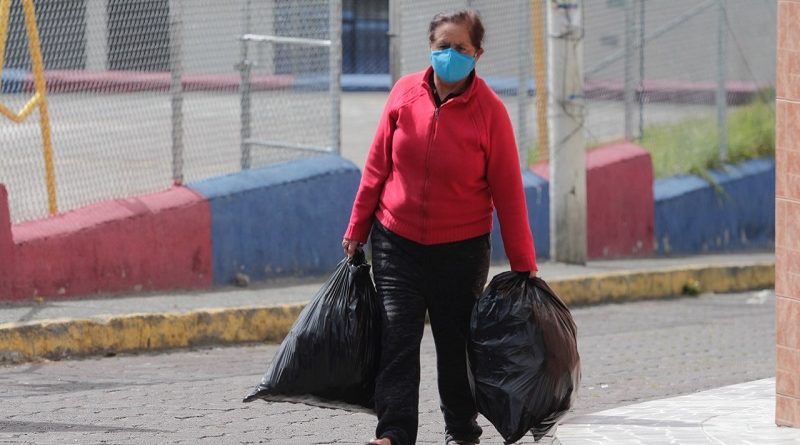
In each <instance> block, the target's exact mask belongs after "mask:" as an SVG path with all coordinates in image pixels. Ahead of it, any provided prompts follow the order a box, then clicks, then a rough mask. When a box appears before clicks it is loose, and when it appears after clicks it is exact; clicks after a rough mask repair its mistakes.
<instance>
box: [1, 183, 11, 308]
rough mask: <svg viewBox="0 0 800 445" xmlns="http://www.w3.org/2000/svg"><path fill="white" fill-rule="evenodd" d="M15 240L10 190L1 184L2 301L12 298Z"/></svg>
mask: <svg viewBox="0 0 800 445" xmlns="http://www.w3.org/2000/svg"><path fill="white" fill-rule="evenodd" d="M13 267H14V240H13V239H12V238H11V213H10V212H9V209H8V192H7V191H6V187H5V186H4V185H3V184H0V301H3V300H10V299H11V278H12V277H13V276H14V270H13Z"/></svg>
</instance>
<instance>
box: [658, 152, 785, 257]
mask: <svg viewBox="0 0 800 445" xmlns="http://www.w3.org/2000/svg"><path fill="white" fill-rule="evenodd" d="M710 176H711V178H712V179H713V181H714V183H715V184H716V185H714V184H711V183H709V182H707V181H705V180H704V179H702V178H700V177H698V176H689V175H686V176H676V177H673V178H667V179H661V180H658V181H656V182H655V185H654V186H653V190H654V195H655V201H656V202H655V233H656V252H657V253H658V254H659V255H670V254H693V253H703V252H715V251H732V250H742V249H771V248H773V247H774V245H775V162H774V160H772V159H757V160H753V161H749V162H745V163H743V164H740V165H737V166H727V167H726V168H725V169H724V170H720V171H712V172H711V173H710Z"/></svg>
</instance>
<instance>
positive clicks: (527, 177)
mask: <svg viewBox="0 0 800 445" xmlns="http://www.w3.org/2000/svg"><path fill="white" fill-rule="evenodd" d="M522 186H523V187H525V201H526V202H527V204H528V223H529V224H530V226H531V233H533V242H534V245H535V246H536V256H537V258H547V257H549V256H550V195H549V193H550V189H549V186H548V182H547V181H546V180H545V179H544V178H542V177H541V176H538V175H536V174H534V173H533V172H530V171H523V172H522ZM492 261H497V262H500V261H507V259H506V251H505V248H504V247H503V238H502V236H501V235H500V223H499V222H498V220H497V212H495V214H494V223H493V224H492Z"/></svg>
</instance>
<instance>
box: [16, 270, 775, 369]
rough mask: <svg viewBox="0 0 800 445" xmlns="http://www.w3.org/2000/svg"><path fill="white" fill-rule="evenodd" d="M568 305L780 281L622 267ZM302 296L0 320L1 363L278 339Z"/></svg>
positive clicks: (571, 290)
mask: <svg viewBox="0 0 800 445" xmlns="http://www.w3.org/2000/svg"><path fill="white" fill-rule="evenodd" d="M548 284H550V286H551V287H552V288H553V290H555V291H556V293H558V294H559V295H561V296H562V298H563V299H564V301H565V303H567V305H569V306H580V305H590V304H598V303H604V302H629V301H638V300H646V299H660V298H669V297H674V296H678V295H681V294H684V293H685V292H686V289H690V290H699V291H702V292H718V293H724V292H740V291H747V290H754V289H764V288H769V287H772V286H774V284H775V263H774V262H764V263H756V264H751V265H746V266H696V267H685V268H681V267H677V268H671V269H665V270H659V271H621V272H613V273H608V274H603V275H592V276H583V277H571V278H566V279H561V280H553V281H551V282H549V283H548ZM303 307H304V304H292V305H277V306H263V307H260V306H255V307H237V308H214V309H203V310H197V311H191V312H185V313H163V314H126V315H113V316H105V317H95V318H91V319H84V320H72V319H59V320H42V321H35V322H24V323H5V324H0V364H3V363H20V362H26V361H31V360H37V359H42V358H45V359H62V358H66V357H76V356H91V355H113V354H116V353H122V352H136V351H163V350H168V349H176V348H190V347H195V346H205V345H225V344H228V345H229V344H241V343H256V342H269V343H277V342H280V341H281V340H282V339H283V338H284V337H285V336H286V334H287V333H288V332H289V329H290V327H291V325H292V323H294V320H295V319H296V318H297V316H298V315H299V314H300V311H301V310H302V309H303Z"/></svg>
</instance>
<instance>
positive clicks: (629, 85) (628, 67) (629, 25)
mask: <svg viewBox="0 0 800 445" xmlns="http://www.w3.org/2000/svg"><path fill="white" fill-rule="evenodd" d="M634 1H635V0H627V1H626V2H625V92H624V100H625V140H628V141H632V140H633V104H634V101H635V99H636V98H635V91H634V89H633V40H634V39H635V38H636V37H635V36H636V33H635V32H636V22H635V14H636V11H635V9H636V5H635V3H634Z"/></svg>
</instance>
